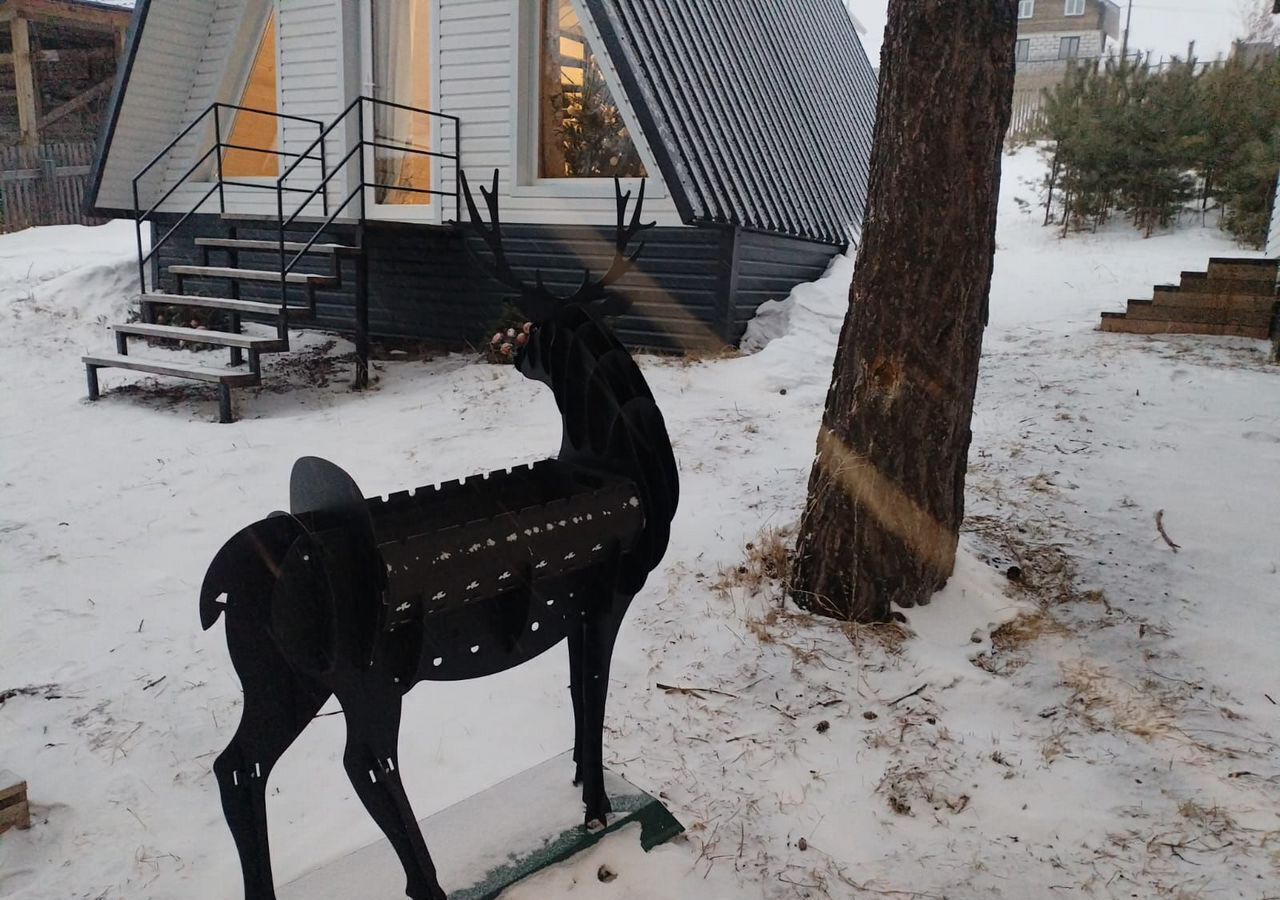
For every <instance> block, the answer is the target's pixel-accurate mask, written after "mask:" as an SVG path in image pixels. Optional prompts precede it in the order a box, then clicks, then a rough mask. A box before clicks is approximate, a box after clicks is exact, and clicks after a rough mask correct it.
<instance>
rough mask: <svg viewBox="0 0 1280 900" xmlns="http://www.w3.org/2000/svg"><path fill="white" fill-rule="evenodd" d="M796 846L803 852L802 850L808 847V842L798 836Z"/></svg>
mask: <svg viewBox="0 0 1280 900" xmlns="http://www.w3.org/2000/svg"><path fill="white" fill-rule="evenodd" d="M796 847H798V848H799V849H800V852H801V853H803V852H804V851H806V850H808V849H809V842H808V841H806V840H805V839H804V838H800V840H798V841H796Z"/></svg>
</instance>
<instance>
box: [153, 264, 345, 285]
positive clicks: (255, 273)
mask: <svg viewBox="0 0 1280 900" xmlns="http://www.w3.org/2000/svg"><path fill="white" fill-rule="evenodd" d="M169 271H170V273H172V274H174V275H185V276H187V277H188V278H231V279H235V280H238V281H274V282H277V283H279V281H280V273H279V272H269V271H267V270H265V269H234V268H229V267H226V266H170V267H169ZM285 279H286V280H287V281H288V283H289V284H314V285H317V286H324V285H333V284H337V283H338V279H336V278H333V277H332V276H329V275H306V274H304V273H302V272H290V273H289V274H288V275H286V276H285Z"/></svg>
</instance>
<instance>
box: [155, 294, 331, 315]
mask: <svg viewBox="0 0 1280 900" xmlns="http://www.w3.org/2000/svg"><path fill="white" fill-rule="evenodd" d="M142 302H143V303H150V304H152V305H154V306H194V307H201V308H203V309H224V310H227V311H228V312H238V313H247V314H249V315H254V316H274V315H276V314H278V313H279V312H280V304H279V303H264V302H263V301H261V300H232V299H230V298H227V297H198V296H195V295H193V294H143V295H142ZM311 314H312V313H311V308H310V307H308V306H290V307H289V318H290V319H305V318H307V317H309V316H310V315H311Z"/></svg>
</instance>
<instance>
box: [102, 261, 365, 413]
mask: <svg viewBox="0 0 1280 900" xmlns="http://www.w3.org/2000/svg"><path fill="white" fill-rule="evenodd" d="M194 243H195V246H196V247H197V248H198V250H199V253H200V256H201V263H202V265H171V266H167V267H166V271H167V272H168V274H169V276H170V279H171V281H172V283H173V284H174V285H175V289H174V290H173V291H172V292H144V293H143V294H142V295H141V298H140V301H139V302H140V305H141V314H142V315H141V319H142V321H140V322H128V323H119V324H115V325H112V326H111V330H112V332H113V334H114V335H115V343H116V352H115V353H114V354H102V355H96V356H85V357H83V361H84V365H85V374H86V377H87V380H88V394H89V399H90V400H97V399H98V398H99V397H100V394H101V392H100V390H99V387H98V371H99V370H100V369H129V370H132V371H135V372H146V373H148V374H151V375H162V376H166V377H171V378H179V379H186V380H188V381H198V382H204V383H209V384H216V385H217V386H218V421H220V422H224V423H226V422H231V421H233V420H234V414H233V410H232V404H231V389H232V388H233V387H249V386H253V385H257V384H260V383H261V381H262V355H263V354H265V353H283V352H286V351H288V350H289V326H290V324H294V323H299V322H308V321H311V320H313V319H314V318H315V316H316V293H315V292H316V289H317V288H327V287H338V286H340V285H341V283H342V266H341V260H342V257H344V256H355V255H359V253H360V249H359V248H358V247H353V246H348V245H344V244H335V243H314V244H311V245H310V246H307V245H306V244H304V243H301V242H294V241H289V242H286V243H285V245H284V249H285V251H286V253H288V254H290V255H291V256H292V255H294V254H297V253H301V252H303V251H305V253H306V255H307V256H308V257H321V258H327V259H328V260H329V263H330V265H329V268H330V271H329V272H328V273H321V274H312V273H302V272H289V273H288V274H287V275H286V276H285V281H286V283H287V284H288V285H289V286H290V287H291V288H293V290H289V294H290V296H289V298H288V303H287V305H283V306H282V305H281V304H280V303H267V302H263V301H260V300H242V299H240V296H239V294H240V285H241V283H242V282H269V283H274V284H277V285H279V284H280V282H281V278H280V270H279V268H277V269H276V270H275V271H271V270H270V269H262V268H257V269H255V268H247V267H241V266H240V265H239V257H240V254H241V253H242V252H244V253H252V254H258V255H260V256H261V255H263V254H277V256H274V257H267V258H276V259H278V254H279V251H280V244H279V243H278V242H277V241H262V240H240V239H236V238H234V237H232V238H210V237H197V238H195V239H194ZM215 253H216V254H218V255H219V256H221V257H223V259H222V260H221V262H223V263H224V264H222V265H216V264H214V261H213V260H212V258H211V257H212V255H213V254H215ZM188 279H197V280H199V281H200V283H201V284H202V285H203V284H207V282H208V281H210V280H212V281H215V282H217V283H225V284H226V286H227V289H226V291H225V293H226V294H227V296H225V297H210V296H197V295H194V294H191V295H189V294H187V293H186V291H185V285H186V282H187V280H188ZM297 294H301V300H302V302H301V303H299V302H298V299H299V298H298V297H297V296H296V295H297ZM173 306H176V307H184V308H190V309H200V310H204V311H205V314H206V315H207V314H208V313H209V312H213V313H215V315H214V316H213V319H214V320H215V321H216V322H217V323H218V324H219V325H220V326H221V327H220V328H219V329H216V330H215V329H212V328H210V329H205V328H186V327H181V326H176V325H159V324H156V313H157V311H158V310H159V309H160V308H161V307H173ZM216 313H221V315H216ZM246 319H248V320H250V321H258V322H265V323H268V324H272V325H274V326H275V334H274V335H271V336H265V337H264V336H253V335H249V334H245V333H244V330H243V323H244V320H246ZM131 339H133V340H136V339H143V340H146V339H168V340H173V341H181V342H184V343H186V344H198V345H203V346H206V347H211V348H222V349H225V350H226V351H227V352H228V365H227V366H226V367H218V366H216V365H204V364H197V363H195V362H187V361H186V360H183V359H175V358H169V359H159V358H147V357H145V356H135V355H133V354H132V353H131V352H130V350H131V349H132V347H131V344H130V341H131ZM135 346H136V345H135ZM246 354H247V355H248V360H247V363H248V364H247V366H246V360H245V355H246Z"/></svg>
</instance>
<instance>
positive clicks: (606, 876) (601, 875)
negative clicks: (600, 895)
mask: <svg viewBox="0 0 1280 900" xmlns="http://www.w3.org/2000/svg"><path fill="white" fill-rule="evenodd" d="M617 877H618V873H617V872H615V871H613V869H610V868H609V867H608V866H607V865H606V866H601V867H600V869H599V871H597V872H596V878H598V879H600V880H601V881H603V882H604V883H605V884H608V883H609V882H610V881H613V880H614V879H616V878H617Z"/></svg>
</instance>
